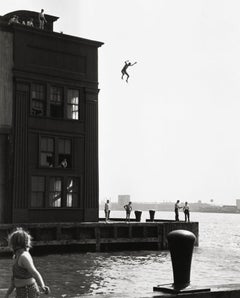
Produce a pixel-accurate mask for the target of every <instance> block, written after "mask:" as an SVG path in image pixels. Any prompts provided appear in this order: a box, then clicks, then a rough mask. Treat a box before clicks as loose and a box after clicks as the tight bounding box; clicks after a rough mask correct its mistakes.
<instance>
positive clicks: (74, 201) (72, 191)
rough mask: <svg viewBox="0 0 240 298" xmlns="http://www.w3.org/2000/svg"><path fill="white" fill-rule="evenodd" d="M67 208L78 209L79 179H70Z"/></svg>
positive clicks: (68, 182)
mask: <svg viewBox="0 0 240 298" xmlns="http://www.w3.org/2000/svg"><path fill="white" fill-rule="evenodd" d="M67 207H78V179H77V178H68V181H67Z"/></svg>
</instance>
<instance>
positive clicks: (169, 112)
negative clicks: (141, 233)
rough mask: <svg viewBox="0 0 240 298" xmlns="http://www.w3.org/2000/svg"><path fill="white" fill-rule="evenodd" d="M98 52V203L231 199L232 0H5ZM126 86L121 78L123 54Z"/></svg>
mask: <svg viewBox="0 0 240 298" xmlns="http://www.w3.org/2000/svg"><path fill="white" fill-rule="evenodd" d="M41 8H44V9H45V13H46V14H52V15H55V16H58V17H60V19H59V20H58V21H57V22H56V24H55V31H58V32H59V31H63V32H64V33H65V34H69V35H76V36H79V37H83V38H88V39H93V40H98V41H102V42H104V45H103V46H102V47H101V48H100V49H99V89H100V93H99V174H100V200H102V199H104V198H106V197H108V198H111V199H112V201H116V200H117V196H118V194H130V195H131V199H132V201H133V202H134V201H151V202H152V201H160V202H161V201H175V200H176V199H180V200H181V201H185V200H187V201H189V202H195V201H197V200H202V201H203V202H210V200H211V199H213V200H214V202H215V203H218V204H234V203H235V200H236V199H239V198H240V17H239V13H240V2H239V1H238V0H236V1H233V0H224V1H223V0H206V1H197V0H194V1H193V0H184V1H182V0H38V1H30V0H21V1H19V0H8V1H1V2H0V11H1V13H0V14H1V15H4V14H5V13H8V12H10V11H14V10H22V9H26V10H36V11H40V9H41ZM127 59H129V60H131V61H132V62H134V61H137V64H136V65H135V66H133V67H131V68H130V69H129V73H130V79H129V83H126V82H125V81H123V80H121V73H120V71H121V68H122V66H123V64H124V61H125V60H127Z"/></svg>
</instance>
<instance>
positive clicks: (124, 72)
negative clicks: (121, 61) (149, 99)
mask: <svg viewBox="0 0 240 298" xmlns="http://www.w3.org/2000/svg"><path fill="white" fill-rule="evenodd" d="M136 63H137V62H134V63H133V64H132V63H131V62H129V60H127V61H125V65H124V66H123V69H122V79H123V77H124V75H126V76H127V79H126V82H127V83H128V78H129V74H128V73H127V68H128V67H129V66H133V65H134V64H136Z"/></svg>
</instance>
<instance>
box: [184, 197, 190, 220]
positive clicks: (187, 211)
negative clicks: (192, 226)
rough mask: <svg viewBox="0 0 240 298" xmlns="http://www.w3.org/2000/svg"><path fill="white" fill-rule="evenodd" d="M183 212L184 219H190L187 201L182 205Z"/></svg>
mask: <svg viewBox="0 0 240 298" xmlns="http://www.w3.org/2000/svg"><path fill="white" fill-rule="evenodd" d="M183 212H184V215H185V221H186V222H187V221H188V222H189V221H190V212H189V205H188V202H185V205H184V206H183Z"/></svg>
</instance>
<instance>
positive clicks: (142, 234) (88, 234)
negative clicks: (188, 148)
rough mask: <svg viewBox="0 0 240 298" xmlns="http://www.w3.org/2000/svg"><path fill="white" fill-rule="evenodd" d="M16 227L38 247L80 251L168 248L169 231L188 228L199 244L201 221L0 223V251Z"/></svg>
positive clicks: (5, 249) (4, 249)
mask: <svg viewBox="0 0 240 298" xmlns="http://www.w3.org/2000/svg"><path fill="white" fill-rule="evenodd" d="M16 227H22V228H24V229H26V230H28V231H29V232H30V233H31V235H32V236H33V246H34V248H35V249H38V248H39V249H44V248H47V251H51V249H53V251H54V250H56V249H57V250H60V249H61V248H66V249H67V248H70V247H75V249H76V250H77V251H84V252H86V251H96V252H99V251H121V250H165V249H167V248H168V247H167V238H166V236H167V234H168V233H169V232H171V231H173V230H177V229H184V230H188V231H191V232H193V233H194V234H195V236H196V243H195V246H198V222H190V223H185V222H182V221H180V222H175V221H164V220H163V221H161V220H157V221H154V222H150V221H146V222H136V221H131V222H130V223H126V222H125V221H117V220H112V221H109V222H108V223H105V222H104V221H99V222H84V223H31V224H27V223H22V224H1V225H0V252H2V253H3V252H8V251H9V248H8V247H7V237H8V234H9V233H10V232H11V231H12V230H13V229H14V228H16Z"/></svg>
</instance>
